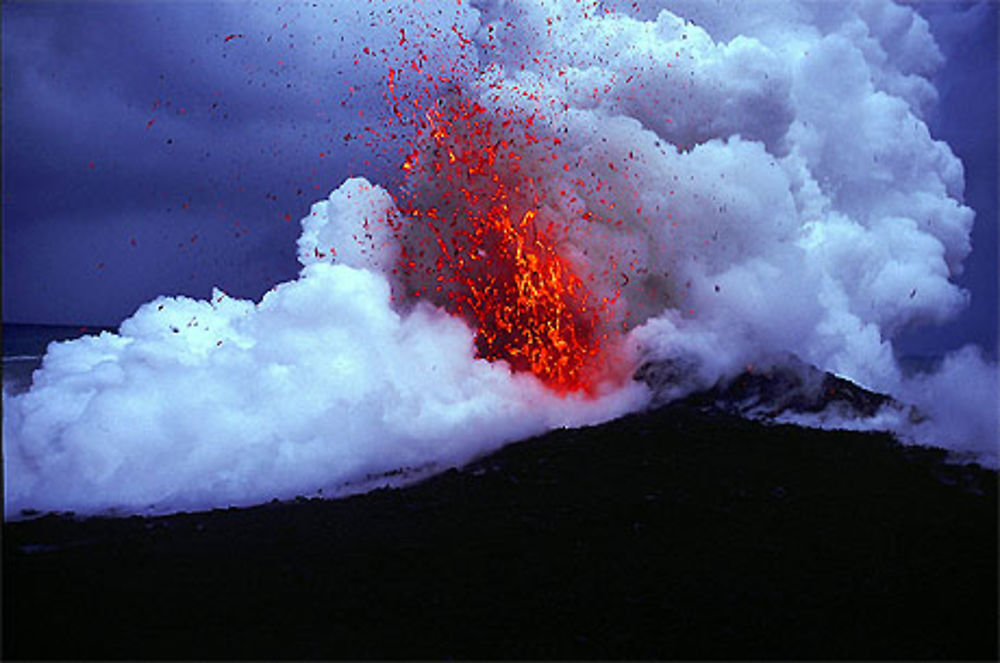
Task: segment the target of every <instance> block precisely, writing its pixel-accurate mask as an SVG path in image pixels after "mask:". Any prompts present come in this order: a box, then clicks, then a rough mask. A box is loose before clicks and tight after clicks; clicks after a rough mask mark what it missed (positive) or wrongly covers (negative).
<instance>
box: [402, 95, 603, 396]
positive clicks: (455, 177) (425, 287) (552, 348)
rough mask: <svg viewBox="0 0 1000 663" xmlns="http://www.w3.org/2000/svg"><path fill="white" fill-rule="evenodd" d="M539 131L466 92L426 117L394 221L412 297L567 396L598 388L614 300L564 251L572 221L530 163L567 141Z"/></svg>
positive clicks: (484, 351)
mask: <svg viewBox="0 0 1000 663" xmlns="http://www.w3.org/2000/svg"><path fill="white" fill-rule="evenodd" d="M533 123H534V116H528V117H516V116H514V115H513V114H511V115H509V116H504V115H501V116H497V115H495V114H494V113H491V112H490V111H488V110H487V109H486V108H485V107H483V106H482V105H480V104H479V103H477V102H475V101H472V100H470V99H468V98H467V97H465V96H464V95H462V94H461V92H460V91H458V90H456V91H454V92H453V93H452V95H451V96H450V97H447V98H446V99H445V100H443V101H438V102H437V103H435V104H434V105H433V106H432V107H431V108H429V109H426V110H424V113H423V118H422V119H421V120H420V122H419V124H418V127H417V128H416V138H415V140H414V142H413V144H412V148H413V149H412V151H411V152H410V153H409V154H408V155H407V157H406V159H405V161H404V163H403V170H404V173H405V179H406V186H405V187H404V190H405V192H404V194H403V195H401V196H399V197H397V205H398V207H399V209H400V211H401V213H402V215H403V220H401V221H397V222H395V223H393V222H390V223H391V226H392V229H393V233H394V234H395V236H396V239H397V240H398V241H399V244H400V247H401V249H400V259H399V265H398V269H397V270H394V273H395V274H396V276H397V278H398V280H399V282H400V283H402V284H403V288H404V289H405V295H406V296H407V297H427V298H429V299H430V300H431V301H433V302H434V303H435V304H438V305H441V306H443V307H445V308H446V309H447V310H448V311H449V312H452V313H453V314H455V315H459V316H462V317H464V318H465V319H466V320H468V321H469V322H470V323H471V324H473V325H474V326H475V328H476V348H477V351H478V355H479V356H480V357H482V358H485V359H488V360H491V361H495V360H499V359H503V360H506V361H507V362H509V363H510V365H511V366H512V367H513V368H514V369H515V370H523V371H530V372H531V373H533V374H534V375H535V376H537V377H538V378H539V379H541V380H542V381H543V382H544V383H545V384H546V385H548V386H549V387H550V388H552V389H554V390H556V391H558V392H560V393H566V392H570V391H578V390H584V391H586V392H592V391H593V387H594V384H593V383H594V380H595V379H596V374H597V372H598V370H599V368H600V364H601V359H602V358H601V348H602V343H603V342H605V341H606V340H607V332H606V331H604V328H605V327H607V326H608V325H605V324H604V323H605V321H606V320H608V319H610V306H611V305H612V304H613V303H614V301H613V300H610V301H609V300H606V299H605V300H603V301H601V302H597V301H596V298H595V297H594V296H593V294H592V293H591V292H590V290H589V289H588V288H587V287H586V286H585V284H584V281H583V280H582V279H581V278H580V277H579V276H578V275H577V274H576V273H575V270H574V265H573V264H572V262H571V261H570V260H569V259H567V258H566V257H565V256H564V255H563V254H561V253H560V235H563V236H564V235H565V233H566V227H565V222H560V221H559V220H557V219H555V218H551V217H553V216H554V213H553V212H552V211H551V210H547V209H545V207H544V204H543V203H544V199H545V187H544V186H543V182H542V181H541V179H542V178H541V177H540V176H533V175H532V174H531V172H530V170H531V169H530V165H529V166H525V165H524V164H525V163H528V164H530V162H531V161H532V160H533V159H535V158H537V157H536V154H537V153H538V151H539V147H540V146H541V147H544V144H545V143H546V141H547V140H548V141H549V142H554V143H555V144H558V139H556V138H550V139H545V138H540V137H538V136H536V135H535V134H534V133H533V129H532V125H533ZM544 158H551V159H556V158H557V157H556V156H555V154H554V153H551V154H548V155H545V157H544ZM543 217H545V218H546V219H547V221H542V218H543Z"/></svg>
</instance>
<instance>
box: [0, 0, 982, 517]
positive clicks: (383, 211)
mask: <svg viewBox="0 0 1000 663" xmlns="http://www.w3.org/2000/svg"><path fill="white" fill-rule="evenodd" d="M665 4H666V5H667V8H666V9H661V8H659V7H657V6H654V3H648V2H642V3H631V4H629V3H623V4H622V5H621V6H620V7H612V6H611V5H610V4H609V3H600V2H580V1H572V0H563V1H561V2H555V1H554V2H544V3H540V2H499V1H498V2H474V3H472V4H471V6H470V4H469V3H461V2H460V3H457V4H455V5H454V6H451V5H449V6H447V8H443V7H444V5H443V3H430V4H427V5H426V6H423V5H417V7H418V10H417V11H414V10H413V8H412V5H411V3H386V2H375V3H372V4H371V6H370V7H366V8H365V9H364V10H359V12H358V13H357V15H350V16H348V15H345V14H341V18H345V16H346V18H347V19H350V18H351V16H353V20H354V21H355V23H356V24H357V26H359V27H360V26H362V25H366V26H367V29H368V31H367V32H364V31H363V30H359V31H358V34H361V33H363V32H364V34H366V35H368V38H369V39H370V38H371V37H370V35H372V34H375V35H378V37H379V43H378V44H377V47H375V48H372V47H370V46H369V45H365V44H362V42H358V43H357V44H356V45H357V53H358V60H356V62H358V63H359V64H357V65H356V66H359V67H368V68H369V70H370V69H371V68H372V67H376V68H379V70H380V72H381V73H380V76H381V77H382V79H383V82H382V85H383V89H384V108H383V112H382V116H381V118H380V119H379V120H378V121H377V122H373V124H372V126H369V127H366V130H367V135H370V136H371V139H370V140H371V144H372V147H373V149H375V150H377V151H381V152H382V153H384V154H388V155H389V156H390V158H391V160H393V162H394V163H395V164H397V165H398V167H399V170H398V171H395V172H392V173H387V174H386V177H385V181H383V182H369V181H367V180H365V179H361V178H354V179H349V180H348V181H346V182H344V183H343V184H342V185H341V186H340V187H339V188H337V189H336V190H335V191H333V193H332V194H331V195H330V197H329V199H328V200H324V201H322V202H318V203H316V204H315V205H314V206H313V207H312V210H311V211H310V213H309V214H308V216H306V217H305V218H304V219H303V221H302V227H303V232H302V235H301V237H300V239H299V245H298V246H299V260H300V262H301V263H302V264H303V270H302V272H301V275H300V277H299V278H298V279H297V280H296V281H294V282H290V283H284V284H281V285H279V286H277V287H275V288H274V289H273V291H272V292H269V293H268V294H267V295H266V296H265V297H264V298H263V300H262V301H261V302H260V303H257V304H255V303H252V302H246V301H238V300H234V299H231V298H228V297H226V296H225V295H224V294H223V293H221V292H219V291H217V292H215V293H214V294H213V296H212V298H211V300H209V301H195V300H191V299H187V298H160V299H158V300H156V301H153V302H151V303H149V304H146V305H145V306H143V307H142V308H140V310H139V311H138V312H137V313H136V314H135V315H134V316H133V317H132V318H130V319H128V320H126V321H125V322H124V323H123V324H122V326H121V329H120V332H119V334H117V335H112V334H103V335H101V336H100V337H94V338H84V339H80V340H77V341H73V342H69V343H63V344H57V345H54V346H52V347H51V348H50V350H49V353H48V355H47V356H46V358H45V362H44V365H43V368H42V369H41V370H40V371H39V372H37V373H36V375H35V377H34V385H33V387H32V389H31V390H30V391H29V392H28V393H25V394H22V395H17V396H12V397H11V396H5V403H4V405H5V408H4V453H5V472H6V475H5V476H6V486H7V488H6V490H7V509H8V513H17V511H18V510H20V509H22V508H27V507H30V508H35V509H74V510H77V511H81V512H94V511H99V510H102V509H106V508H111V507H115V508H119V509H124V510H127V511H136V512H145V511H165V510H174V509H179V508H199V507H210V506H220V505H227V504H249V503H255V502H260V501H265V500H269V499H271V498H273V497H278V498H288V497H292V496H294V495H297V494H314V493H316V492H319V491H323V492H324V494H333V493H338V492H345V491H350V490H359V489H362V488H364V487H365V486H367V485H370V484H369V483H366V482H367V481H368V480H369V479H371V477H379V475H381V474H382V473H386V472H393V471H395V470H397V469H401V468H408V469H409V470H412V471H413V472H415V473H418V474H419V473H420V472H426V471H432V470H433V469H435V468H441V467H443V466H447V465H448V464H451V463H456V462H461V461H463V460H467V459H469V458H471V457H472V456H474V455H476V454H479V453H482V452H485V451H487V450H490V449H492V448H495V447H496V446H498V445H499V444H502V443H503V442H505V441H508V440H511V439H514V438H517V437H522V436H525V435H529V434H532V433H536V432H540V431H542V430H545V429H547V428H550V427H553V426H561V425H581V424H585V423H590V422H596V421H599V420H603V419H606V418H609V417H612V416H616V415H618V414H621V413H623V412H626V411H629V410H634V409H637V408H640V407H642V406H643V405H644V404H645V403H646V402H647V400H648V397H649V394H648V392H647V390H646V387H645V386H643V385H640V384H639V383H637V382H635V381H633V380H631V379H630V376H631V374H632V372H633V371H634V369H635V368H636V367H637V366H638V365H639V363H640V362H643V361H665V362H671V363H672V365H674V366H677V367H682V368H683V370H680V371H678V372H677V377H676V380H675V382H674V383H673V384H671V385H669V387H668V390H667V391H668V393H669V394H672V395H682V394H685V393H688V392H690V391H692V390H694V389H697V388H699V387H707V386H710V385H712V384H714V383H715V382H716V381H718V380H719V379H723V378H725V377H727V376H732V375H734V374H736V373H737V372H739V371H741V370H743V369H745V368H746V367H747V366H748V365H754V366H764V365H767V364H768V363H769V362H774V361H777V360H778V358H779V357H783V356H787V353H792V354H794V355H797V356H798V357H799V358H801V359H802V360H804V361H806V362H809V363H812V364H814V365H816V366H817V367H820V368H822V369H824V370H829V371H832V372H835V373H838V374H840V375H843V376H846V377H849V378H850V379H852V380H854V381H856V382H858V383H860V384H862V385H863V386H866V387H869V388H872V389H876V390H880V391H884V392H888V393H891V394H893V395H894V396H896V397H897V398H898V399H899V400H901V401H903V402H906V403H908V404H912V405H915V406H917V408H918V409H919V410H920V411H921V412H922V413H923V415H924V416H925V417H926V418H912V417H911V418H907V417H904V416H902V415H901V414H898V413H896V414H893V413H892V412H885V413H881V414H880V415H879V416H876V417H875V418H873V419H871V420H868V421H849V422H845V421H831V420H830V418H829V417H827V418H824V419H822V420H814V421H811V422H807V423H814V424H817V425H847V426H851V427H856V428H864V427H889V428H892V429H893V430H895V432H896V433H897V434H898V435H900V437H901V438H902V439H904V440H907V441H918V442H923V443H931V444H936V445H939V446H945V447H948V448H950V449H953V450H955V451H959V452H965V453H968V454H971V455H973V456H974V457H976V458H978V459H979V460H980V461H981V462H987V463H991V464H995V463H996V443H997V412H996V403H997V402H998V396H997V381H996V380H997V374H996V367H995V366H991V365H989V364H987V363H986V362H985V361H984V360H983V359H982V357H981V356H980V354H979V353H978V352H977V350H976V349H975V348H966V349H964V350H962V351H960V352H959V353H956V354H955V355H954V356H952V357H948V358H946V360H945V362H944V364H943V366H942V367H941V369H940V370H939V372H938V373H936V374H934V375H925V376H920V377H917V378H905V377H904V376H903V374H902V372H901V370H900V368H899V367H898V366H897V363H896V360H895V357H894V353H893V346H892V339H893V337H894V336H895V335H896V334H897V333H898V332H899V331H900V330H902V329H904V328H905V327H907V326H908V325H913V324H917V323H934V322H941V321H944V320H947V319H948V318H950V317H951V316H954V315H955V314H956V312H958V311H959V310H960V309H961V308H962V307H963V306H964V305H965V304H966V301H967V294H966V293H965V292H963V291H962V290H961V289H960V288H958V287H957V286H956V285H955V284H954V283H953V282H952V281H951V280H950V279H951V277H953V276H955V275H956V274H958V273H959V272H960V270H961V266H962V261H963V259H964V258H965V257H966V256H967V255H968V253H969V251H970V249H971V247H970V244H969V234H970V230H971V226H972V222H973V216H974V214H973V211H972V210H971V209H969V208H968V207H965V206H964V205H963V204H962V202H961V200H962V189H963V170H962V164H961V163H960V162H959V161H958V159H956V158H955V156H954V155H953V154H952V152H951V150H950V149H949V148H948V146H947V145H946V144H944V143H942V142H940V141H935V140H934V139H933V138H932V137H931V135H930V134H929V132H928V129H927V125H926V123H925V121H924V117H925V114H926V113H927V111H928V109H929V108H930V107H931V106H932V105H933V104H934V103H935V100H936V91H935V89H934V88H933V86H932V85H931V84H930V83H929V78H930V76H931V75H932V73H933V72H934V71H935V69H936V68H937V67H938V66H940V65H941V63H942V57H941V55H940V52H939V50H938V48H937V46H936V45H935V43H934V40H933V39H932V37H931V35H930V33H929V32H928V29H927V23H926V22H925V21H924V20H923V19H921V18H920V17H919V15H917V14H916V13H915V12H914V11H913V10H911V9H909V8H905V7H901V6H897V5H895V4H893V3H891V2H888V1H885V2H870V3H869V2H865V3H860V2H859V3H826V2H824V3H815V4H800V3H795V2H787V3H778V2H775V3H767V4H765V5H760V4H758V3H748V4H746V5H741V4H733V3H725V5H722V6H716V5H714V4H711V5H709V4H707V3H701V2H684V1H679V2H672V3H665ZM345 22H348V23H349V21H345ZM341 29H343V30H345V31H346V33H350V32H352V31H351V30H348V29H347V28H343V27H342V28H341ZM378 480H382V479H378Z"/></svg>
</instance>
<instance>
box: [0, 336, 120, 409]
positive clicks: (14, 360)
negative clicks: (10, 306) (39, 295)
mask: <svg viewBox="0 0 1000 663" xmlns="http://www.w3.org/2000/svg"><path fill="white" fill-rule="evenodd" d="M102 331H115V330H114V328H111V327H86V326H82V325H74V326H66V325H30V324H17V323H7V322H5V323H3V390H4V393H7V394H18V393H21V392H23V391H27V390H28V388H30V387H31V375H32V373H34V372H35V369H37V368H38V367H39V366H41V365H42V357H43V356H45V349H46V348H47V347H48V346H49V344H50V343H53V342H55V341H67V340H70V339H74V338H79V337H81V336H85V335H88V334H94V335H96V334H100V333H101V332H102Z"/></svg>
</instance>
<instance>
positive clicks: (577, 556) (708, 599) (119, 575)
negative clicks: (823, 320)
mask: <svg viewBox="0 0 1000 663" xmlns="http://www.w3.org/2000/svg"><path fill="white" fill-rule="evenodd" d="M997 514H998V510H997V473H996V472H995V471H990V470H984V469H982V468H980V467H978V466H976V465H971V466H957V465H949V464H947V463H945V462H944V454H943V452H939V451H934V450H929V449H920V448H913V447H902V446H900V445H898V444H897V443H895V442H894V441H893V440H892V439H891V438H890V437H889V436H887V435H881V434H866V433H852V432H837V431H818V430H808V429H802V428H798V427H795V426H769V425H764V424H760V423H755V422H751V421H747V420H745V419H741V418H738V417H735V416H730V415H726V414H720V413H706V412H705V411H704V410H703V409H701V408H698V407H695V406H693V405H692V404H690V403H688V404H685V403H676V404H673V405H669V406H666V407H662V408H659V409H657V410H654V411H651V412H646V413H641V414H635V415H630V416H627V417H624V418H623V419H619V420H617V421H613V422H609V423H607V424H604V425H601V426H596V427H592V428H585V429H579V430H561V431H553V432H551V433H548V434H546V435H544V436H541V437H539V438H535V439H532V440H528V441H525V442H521V443H517V444H513V445H510V446H508V447H506V448H504V449H502V450H500V451H499V452H497V453H495V454H492V455H490V456H488V457H486V458H484V459H482V460H480V461H478V462H476V463H474V464H472V465H470V466H468V467H466V468H463V469H461V470H451V471H448V472H446V473H444V474H442V475H438V476H436V477H433V478H430V479H428V480H426V481H423V482H421V483H419V484H417V485H413V486H409V487H406V488H402V489H382V490H377V491H374V492H372V493H369V494H366V495H361V496H356V497H351V498H347V499H342V500H336V501H327V500H300V501H298V502H293V503H282V504H269V505H264V506H259V507H254V508H247V509H228V510H215V511H211V512H205V513H190V514H177V515H172V516H165V517H156V518H140V517H132V518H122V519H90V520H72V519H68V518H62V517H57V516H48V517H43V518H40V519H37V520H33V521H23V522H14V523H5V524H4V526H3V533H4V543H3V552H4V558H3V580H4V582H3V608H4V610H3V658H4V659H6V660H10V659H33V658H57V659H77V660H78V659H88V658H91V659H92V658H98V659H157V658H162V659H212V658H224V659H260V658H267V659H302V658H312V659H342V658H351V659H361V658H382V659H387V658H406V659H443V658H472V659H498V658H499V659H521V658H535V659H539V658H572V659H617V658H646V659H650V658H652V659H669V658H685V659H693V658H710V659H739V658H757V659H778V658H796V659H845V658H846V659H886V658H888V659H983V660H988V659H992V660H996V658H997V654H998V649H997Z"/></svg>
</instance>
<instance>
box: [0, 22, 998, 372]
mask: <svg viewBox="0 0 1000 663" xmlns="http://www.w3.org/2000/svg"><path fill="white" fill-rule="evenodd" d="M348 4H349V3H348ZM339 6H340V7H341V8H342V7H344V6H345V5H344V3H341V4H340V5H339ZM918 7H919V8H920V10H921V12H922V13H924V14H925V16H926V17H927V18H928V19H929V20H930V21H931V26H932V30H933V31H934V32H935V35H936V36H937V37H938V40H939V43H940V45H941V48H942V51H943V52H944V53H945V54H946V56H947V57H948V58H949V59H948V63H947V65H946V66H945V67H944V69H943V70H942V71H941V73H940V74H939V76H938V78H937V80H936V81H935V82H936V84H937V86H938V89H939V91H940V93H941V103H940V106H939V108H938V111H937V114H936V115H935V117H933V118H932V121H931V130H932V133H933V134H934V135H935V137H937V138H940V139H943V140H946V141H947V142H948V143H949V144H950V145H951V146H952V149H953V150H954V151H955V152H956V154H958V156H959V157H960V158H961V159H962V160H963V162H964V164H965V168H966V179H967V186H966V203H967V204H969V205H970V206H971V207H973V208H974V209H975V210H976V211H977V219H976V226H975V229H974V234H973V246H974V250H973V253H972V255H971V256H970V257H969V259H968V260H967V261H966V271H965V274H964V275H963V276H962V277H960V279H959V282H960V283H961V284H963V285H964V286H965V287H966V288H968V289H969V290H970V291H971V292H972V303H971V306H970V307H969V309H968V310H967V311H965V312H964V313H963V314H962V315H961V316H960V317H959V318H958V319H957V320H955V321H954V322H952V323H950V324H949V325H947V326H945V327H943V328H940V329H923V330H912V331H910V332H908V333H906V334H905V335H904V337H903V338H902V339H901V343H900V345H901V347H902V348H903V350H904V351H906V352H918V353H937V352H940V351H943V350H948V349H951V348H955V347H958V346H961V345H963V344H965V343H967V342H975V343H978V344H980V345H982V346H983V347H985V348H986V349H987V350H988V352H990V353H992V354H995V352H996V343H997V331H996V329H997V299H998V293H997V188H996V183H997V124H996V122H997V59H998V58H997V5H996V4H994V3H993V2H985V3H978V4H972V5H969V4H968V3H963V4H954V3H928V4H926V5H918ZM343 13H344V12H343V11H341V10H338V9H337V6H336V5H335V6H334V7H333V8H331V7H329V6H316V7H314V6H312V4H311V3H307V4H294V5H293V4H289V5H278V4H274V3H262V4H244V3H218V4H196V3H141V4H125V3H108V4H97V3H81V2H72V3H66V4H61V3H11V2H6V3H4V5H3V242H4V248H3V277H4V278H3V284H4V285H3V318H4V320H5V321H7V322H36V323H53V324H56V323H66V324H88V325H96V324H110V325H114V324H117V323H118V322H120V321H121V320H122V319H123V318H125V317H127V316H128V315H130V314H131V313H132V312H133V311H134V310H135V309H136V307H138V306H139V305H140V304H142V303H143V302H145V301H148V300H150V299H152V298H154V297H156V296H157V295H161V294H186V295H191V296H196V297H206V296H207V295H208V294H209V293H210V291H211V288H212V287H213V286H219V287H221V288H223V289H224V290H225V291H227V292H228V293H230V294H231V295H234V296H239V297H252V298H257V297H259V296H260V295H261V294H262V293H263V292H264V291H266V290H267V289H268V288H269V287H270V286H272V285H273V284H275V283H277V282H280V281H284V280H288V279H290V278H292V277H293V276H294V275H295V273H296V272H297V270H298V264H297V262H296V260H295V239H296V237H297V236H298V232H299V226H298V221H299V219H300V218H301V217H302V216H304V215H305V214H306V213H307V212H308V209H309V205H310V204H311V203H313V202H314V201H316V200H318V199H320V198H322V197H325V196H326V195H327V194H328V193H329V192H330V190H331V189H333V188H335V187H336V186H337V185H339V184H340V182H341V181H342V180H343V178H344V177H346V176H348V175H352V174H356V175H368V176H372V177H373V178H375V179H377V180H379V181H383V182H384V181H385V180H386V177H389V176H391V175H389V174H388V173H390V172H391V169H390V168H389V167H388V165H387V164H386V163H382V164H381V165H380V164H379V163H378V162H376V163H374V164H371V165H366V164H365V160H366V159H372V155H371V154H370V150H368V149H367V148H365V146H364V144H363V140H360V139H356V138H354V137H353V136H355V135H357V134H358V133H359V132H360V131H361V129H362V127H363V126H364V123H365V120H364V119H363V118H358V117H357V115H356V114H357V111H358V109H365V108H373V109H374V108H377V107H378V106H379V101H380V97H381V94H382V89H383V88H382V86H381V85H380V84H379V78H380V77H381V75H382V73H383V72H382V71H381V69H377V68H375V67H374V66H373V67H372V68H371V69H365V68H364V65H362V67H361V68H360V69H359V68H358V67H356V66H354V65H353V60H354V58H355V57H356V54H355V53H353V52H351V51H350V49H349V48H348V47H345V46H342V45H341V43H340V40H339V39H338V37H337V35H338V32H342V31H344V30H355V29H358V28H359V27H360V28H364V27H365V26H364V25H363V24H355V25H352V26H345V24H344V23H343V22H341V23H340V24H339V25H338V24H337V23H335V21H336V20H337V19H338V17H339V16H341V17H342V15H343ZM230 35H235V36H233V37H232V38H230V39H228V40H227V39H226V37H228V36H230ZM375 39H376V35H373V41H374V40H375ZM352 86H353V88H354V89H353V90H352V89H351V87H352ZM349 98H350V103H349V104H348V105H347V106H344V105H342V102H344V101H346V100H348V99H349ZM347 135H351V136H352V137H351V138H348V139H347V140H345V136H347ZM321 154H322V155H323V156H320V155H321Z"/></svg>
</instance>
